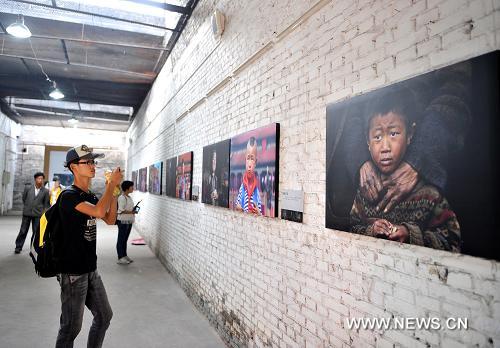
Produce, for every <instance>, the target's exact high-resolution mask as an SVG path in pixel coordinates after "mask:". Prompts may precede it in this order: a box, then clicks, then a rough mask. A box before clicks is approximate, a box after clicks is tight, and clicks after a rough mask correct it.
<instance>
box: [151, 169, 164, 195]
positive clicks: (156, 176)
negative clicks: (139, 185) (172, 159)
mask: <svg viewBox="0 0 500 348" xmlns="http://www.w3.org/2000/svg"><path fill="white" fill-rule="evenodd" d="M162 171H163V162H156V163H154V164H152V165H150V166H149V181H148V191H149V193H152V194H155V195H161V179H162V178H161V174H162Z"/></svg>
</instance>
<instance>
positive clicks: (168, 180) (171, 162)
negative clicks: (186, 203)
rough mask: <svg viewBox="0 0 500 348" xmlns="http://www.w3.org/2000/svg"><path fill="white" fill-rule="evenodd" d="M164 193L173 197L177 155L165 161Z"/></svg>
mask: <svg viewBox="0 0 500 348" xmlns="http://www.w3.org/2000/svg"><path fill="white" fill-rule="evenodd" d="M165 166H166V170H165V194H166V195H167V196H168V197H174V198H175V180H176V172H177V157H172V158H169V159H168V160H166V161H165Z"/></svg>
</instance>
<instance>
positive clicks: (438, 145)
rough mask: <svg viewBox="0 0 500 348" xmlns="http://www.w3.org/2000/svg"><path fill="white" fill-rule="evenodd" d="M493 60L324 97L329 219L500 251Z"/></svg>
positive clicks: (406, 239) (446, 246)
mask: <svg viewBox="0 0 500 348" xmlns="http://www.w3.org/2000/svg"><path fill="white" fill-rule="evenodd" d="M499 62H500V54H499V52H498V51H497V52H493V53H489V54H486V55H483V56H480V57H477V58H473V59H470V60H467V61H464V62H461V63H458V64H454V65H450V66H447V67H444V68H441V69H438V70H436V71H433V72H430V73H427V74H424V75H420V76H417V77H414V78H412V79H409V80H406V81H403V82H400V83H397V84H394V85H391V86H388V87H385V88H382V89H380V90H377V91H374V92H369V93H366V94H364V95H361V96H357V97H353V98H351V99H348V100H346V101H342V102H339V103H335V104H331V105H329V106H327V110H326V117H327V132H326V138H327V148H326V171H327V172H326V212H325V216H326V227H328V228H332V229H337V230H343V231H348V232H352V233H357V234H363V235H366V236H371V237H375V238H382V239H387V240H390V241H395V242H401V243H408V244H414V245H419V246H425V247H429V248H433V249H439V250H446V251H450V252H455V253H464V254H469V255H474V256H480V257H485V258H493V259H497V260H500V238H499V233H498V230H499V229H500V222H499V221H500V220H498V218H497V216H498V203H497V200H498V197H499V195H498V194H499V192H498V191H499V190H498V187H499V185H498V183H497V182H498V178H499V177H500V175H499V174H500V173H499V168H498V167H499V166H498V161H497V160H494V159H498V158H499V156H498V149H499V148H500V146H499V145H500V144H499V139H500V137H498V136H497V134H499V132H500V124H499V122H498V119H499V116H500V115H499V98H498V95H499V80H498V73H499Z"/></svg>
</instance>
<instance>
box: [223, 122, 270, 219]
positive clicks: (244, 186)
mask: <svg viewBox="0 0 500 348" xmlns="http://www.w3.org/2000/svg"><path fill="white" fill-rule="evenodd" d="M278 150H279V124H278V123H273V124H270V125H268V126H265V127H261V128H258V129H254V130H252V131H249V132H246V133H243V134H240V135H237V136H235V137H233V138H232V139H231V154H230V170H229V207H230V208H231V209H235V210H239V211H243V212H245V213H251V214H256V215H264V216H268V217H276V216H278V181H279V180H278V177H279V176H278V168H279V156H278V154H279V153H278V152H279V151H278Z"/></svg>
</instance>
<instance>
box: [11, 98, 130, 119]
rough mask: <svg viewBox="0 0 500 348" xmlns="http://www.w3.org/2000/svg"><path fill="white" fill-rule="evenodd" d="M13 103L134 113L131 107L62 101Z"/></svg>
mask: <svg viewBox="0 0 500 348" xmlns="http://www.w3.org/2000/svg"><path fill="white" fill-rule="evenodd" d="M11 103H12V104H15V105H28V106H38V107H45V108H55V109H65V110H80V111H89V112H90V111H94V112H104V113H109V114H120V115H126V116H129V115H130V114H131V113H132V109H133V108H131V107H127V106H118V105H104V104H89V103H76V102H68V101H61V100H39V99H26V98H15V97H13V98H12V99H11Z"/></svg>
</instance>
